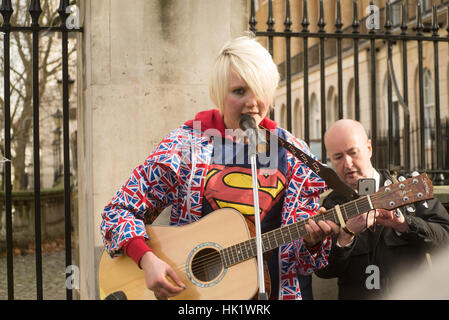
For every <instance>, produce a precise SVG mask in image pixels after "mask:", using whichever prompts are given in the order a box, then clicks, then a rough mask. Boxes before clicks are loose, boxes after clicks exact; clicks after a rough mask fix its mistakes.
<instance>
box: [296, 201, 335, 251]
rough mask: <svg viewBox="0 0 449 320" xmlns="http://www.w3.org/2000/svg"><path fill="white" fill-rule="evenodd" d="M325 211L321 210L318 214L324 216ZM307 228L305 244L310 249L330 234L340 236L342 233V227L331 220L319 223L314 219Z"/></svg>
mask: <svg viewBox="0 0 449 320" xmlns="http://www.w3.org/2000/svg"><path fill="white" fill-rule="evenodd" d="M325 211H326V209H325V208H320V209H319V210H318V213H317V214H323V213H324V212H325ZM305 227H306V230H307V232H308V234H307V235H306V236H305V237H304V243H305V244H306V246H307V247H308V248H311V247H313V246H314V245H316V244H317V243H319V242H321V241H323V240H324V239H326V238H327V236H329V235H330V234H332V233H336V234H338V232H339V231H340V227H339V226H338V225H336V224H335V223H334V222H333V221H330V220H320V221H318V223H317V222H315V221H314V220H313V219H309V220H308V222H307V224H306V225H305Z"/></svg>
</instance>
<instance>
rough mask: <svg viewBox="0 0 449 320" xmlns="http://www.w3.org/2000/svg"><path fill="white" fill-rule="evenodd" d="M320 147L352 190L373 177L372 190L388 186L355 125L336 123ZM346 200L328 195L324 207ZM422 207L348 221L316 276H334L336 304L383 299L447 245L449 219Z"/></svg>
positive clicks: (435, 204) (437, 206)
mask: <svg viewBox="0 0 449 320" xmlns="http://www.w3.org/2000/svg"><path fill="white" fill-rule="evenodd" d="M324 143H325V146H326V150H327V153H328V154H329V157H330V160H331V163H332V166H333V168H334V170H335V171H336V172H337V174H338V176H339V177H340V178H341V179H342V180H343V181H345V182H346V183H347V184H348V185H349V186H350V187H351V188H353V189H354V190H356V191H357V187H358V180H359V179H360V178H374V179H375V181H376V190H377V189H378V188H379V186H383V185H384V183H385V181H386V180H390V181H391V179H392V177H391V176H390V174H389V173H388V172H386V171H379V170H376V169H375V168H374V167H373V165H372V163H371V156H372V154H373V148H372V145H371V140H370V139H369V138H368V136H367V134H366V131H365V129H364V128H363V126H362V125H361V124H360V123H359V122H357V121H354V120H350V119H342V120H339V121H337V122H335V123H334V124H333V125H332V126H331V127H330V128H329V129H328V130H327V132H326V134H325V136H324ZM346 201H347V200H346V199H345V198H343V197H342V196H340V195H338V194H337V193H336V192H331V193H330V194H329V195H328V196H327V197H326V198H325V199H324V201H323V207H325V208H327V209H329V208H333V207H335V206H336V205H337V204H343V203H345V202H346ZM426 205H427V207H426V206H425V205H423V204H419V205H417V206H416V211H415V212H414V213H413V214H407V213H405V211H404V210H402V209H401V210H398V211H387V210H376V211H373V212H370V213H364V214H362V215H359V216H357V217H355V218H352V219H349V220H348V221H347V222H346V226H347V229H346V231H345V230H342V229H341V230H340V233H339V234H338V235H334V236H333V238H332V239H333V241H332V249H331V254H330V256H329V264H328V266H327V267H325V268H324V269H321V270H319V271H317V272H316V274H317V275H318V276H319V277H321V278H335V277H338V287H339V293H338V296H339V299H382V298H383V297H384V296H385V295H386V294H387V293H388V291H389V290H390V289H391V287H392V285H393V284H394V282H395V281H397V280H398V279H399V278H400V276H401V275H402V274H404V273H406V272H407V271H409V270H411V269H412V268H414V267H415V266H420V265H422V264H423V263H426V261H427V260H426V254H427V253H428V252H429V251H432V252H433V251H435V250H438V249H441V248H445V247H447V245H448V244H449V214H448V213H447V211H446V209H445V208H444V207H443V206H442V204H441V203H440V202H439V201H438V200H437V199H434V200H431V201H427V204H426ZM374 217H376V218H375V219H374Z"/></svg>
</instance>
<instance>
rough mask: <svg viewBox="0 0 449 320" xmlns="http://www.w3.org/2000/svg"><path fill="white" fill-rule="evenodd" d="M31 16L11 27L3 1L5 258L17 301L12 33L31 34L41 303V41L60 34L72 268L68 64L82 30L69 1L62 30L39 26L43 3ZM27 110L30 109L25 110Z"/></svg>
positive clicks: (62, 10)
mask: <svg viewBox="0 0 449 320" xmlns="http://www.w3.org/2000/svg"><path fill="white" fill-rule="evenodd" d="M28 3H29V9H28V14H29V15H30V17H31V25H29V26H16V25H11V23H10V21H11V17H12V15H13V14H15V13H14V11H13V6H12V3H11V0H3V1H2V3H1V7H0V13H1V15H2V17H3V24H2V25H1V27H0V31H1V32H2V33H3V49H4V52H3V59H4V157H5V158H6V159H5V163H4V179H5V181H4V183H5V213H6V219H5V220H6V221H5V224H6V245H7V246H6V258H7V283H8V299H14V273H13V268H14V266H13V247H12V246H13V224H12V218H13V213H12V182H11V180H12V178H11V161H10V159H11V122H10V119H11V82H10V81H11V79H10V78H11V77H10V71H11V55H10V51H11V47H10V44H11V33H14V32H18V33H31V34H32V52H31V55H32V68H33V79H32V84H33V96H32V106H30V107H32V109H33V121H32V126H33V137H32V140H33V163H34V168H33V170H34V189H33V194H34V206H33V207H34V235H35V239H34V241H35V256H36V290H37V292H36V296H37V299H38V300H41V299H43V286H42V249H41V247H42V234H41V230H42V226H41V219H42V215H41V208H42V204H41V199H42V194H41V181H40V176H41V167H40V164H41V162H40V155H39V153H40V141H39V138H40V134H39V109H40V97H39V84H40V82H39V72H38V70H39V40H40V37H41V33H42V32H44V31H45V32H53V33H55V32H56V33H59V34H60V37H61V53H62V74H61V77H62V101H61V103H60V106H61V107H60V108H61V109H62V120H63V121H62V122H63V159H64V220H65V223H64V224H65V232H64V234H65V251H66V254H65V259H66V266H71V265H72V256H71V253H72V244H71V231H72V224H71V187H70V157H69V152H70V144H69V84H70V79H69V72H68V70H69V68H68V66H69V61H68V38H69V33H71V32H81V31H82V28H79V27H78V26H73V25H70V24H68V23H67V22H68V21H69V17H70V16H71V14H70V8H69V7H70V4H69V0H61V1H60V2H59V9H58V11H57V12H58V14H59V18H60V25H59V26H42V25H39V19H40V16H41V14H42V9H41V2H40V1H39V0H31V1H29V2H28ZM25 107H27V106H25ZM66 295H67V299H69V300H70V299H72V296H73V294H72V289H71V288H67V291H66Z"/></svg>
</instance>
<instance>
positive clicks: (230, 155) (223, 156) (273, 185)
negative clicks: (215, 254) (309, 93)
mask: <svg viewBox="0 0 449 320" xmlns="http://www.w3.org/2000/svg"><path fill="white" fill-rule="evenodd" d="M278 132H279V133H280V134H281V137H282V131H280V130H278ZM282 138H284V137H282ZM248 151H249V147H248V145H246V144H239V143H229V140H226V139H222V138H219V137H215V141H214V151H213V157H212V159H213V161H212V163H211V165H210V166H209V168H208V173H207V177H206V185H205V189H204V200H203V207H202V214H203V217H204V216H205V215H207V214H209V213H210V212H212V211H215V210H218V209H221V208H233V209H236V210H238V211H239V212H240V213H241V214H243V215H244V216H245V217H246V218H248V219H249V220H251V221H253V222H254V198H253V184H252V175H251V164H250V158H249V156H248ZM267 152H268V153H267V154H265V156H266V157H265V158H264V159H270V161H271V162H270V161H261V160H259V158H263V157H262V155H261V154H259V155H258V156H259V157H258V161H257V168H258V176H257V181H258V191H259V192H258V195H259V212H260V219H261V230H262V233H266V232H268V231H271V230H273V229H276V228H279V227H280V225H281V210H282V206H283V196H284V193H285V189H286V187H287V186H286V180H287V179H286V174H287V160H286V159H287V155H286V151H285V149H283V148H281V147H278V148H277V150H269V151H267ZM271 152H276V154H275V155H276V156H273V154H270V153H271ZM273 161H276V163H275V165H273ZM278 261H279V260H278V250H277V249H276V250H273V251H272V254H271V255H270V256H269V258H268V260H267V263H268V269H269V271H270V278H271V284H272V285H273V284H278V283H279V282H278ZM277 291H278V288H277V286H276V287H273V288H271V296H273V297H276V296H277Z"/></svg>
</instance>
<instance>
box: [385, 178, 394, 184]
mask: <svg viewBox="0 0 449 320" xmlns="http://www.w3.org/2000/svg"><path fill="white" fill-rule="evenodd" d="M392 183H393V182H391V180H388V179H387V180H385V182H384V186H389V185H390V184H392Z"/></svg>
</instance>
